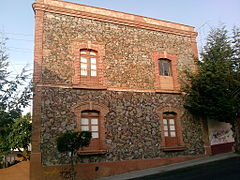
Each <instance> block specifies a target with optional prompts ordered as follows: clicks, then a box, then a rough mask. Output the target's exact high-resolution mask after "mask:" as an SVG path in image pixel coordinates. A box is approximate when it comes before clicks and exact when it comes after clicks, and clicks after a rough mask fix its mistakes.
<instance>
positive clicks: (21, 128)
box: [8, 113, 32, 159]
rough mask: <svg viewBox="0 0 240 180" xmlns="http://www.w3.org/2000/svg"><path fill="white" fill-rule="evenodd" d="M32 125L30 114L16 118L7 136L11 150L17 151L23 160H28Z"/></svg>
mask: <svg viewBox="0 0 240 180" xmlns="http://www.w3.org/2000/svg"><path fill="white" fill-rule="evenodd" d="M31 132H32V123H31V115H30V113H28V114H26V115H24V116H22V117H20V118H17V119H15V120H14V123H13V125H12V127H11V132H10V133H9V135H8V142H9V145H10V147H11V149H17V150H18V151H19V152H21V153H22V155H23V157H25V159H29V145H30V142H31Z"/></svg>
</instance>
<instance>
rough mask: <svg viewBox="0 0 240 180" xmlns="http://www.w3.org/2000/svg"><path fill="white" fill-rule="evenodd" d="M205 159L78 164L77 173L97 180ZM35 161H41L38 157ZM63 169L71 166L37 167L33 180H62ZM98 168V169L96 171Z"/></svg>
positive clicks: (172, 158)
mask: <svg viewBox="0 0 240 180" xmlns="http://www.w3.org/2000/svg"><path fill="white" fill-rule="evenodd" d="M201 157H205V156H204V155H196V156H178V157H163V158H154V159H140V160H127V161H116V162H102V163H82V164H76V165H75V168H76V171H77V177H76V179H96V178H100V177H106V176H112V175H117V174H122V173H127V172H131V171H136V170H142V169H146V168H153V167H159V166H164V165H168V164H172V163H177V162H182V161H187V160H191V159H196V158H201ZM34 159H36V160H37V159H38V160H39V159H40V157H38V156H37V155H36V156H35V157H34ZM63 168H69V165H58V166H45V167H43V166H35V167H34V169H33V170H34V172H35V173H36V174H34V176H33V177H32V178H31V180H43V179H44V180H53V179H54V180H60V179H61V177H60V171H61V170H62V169H63ZM96 168H97V169H98V170H97V171H96Z"/></svg>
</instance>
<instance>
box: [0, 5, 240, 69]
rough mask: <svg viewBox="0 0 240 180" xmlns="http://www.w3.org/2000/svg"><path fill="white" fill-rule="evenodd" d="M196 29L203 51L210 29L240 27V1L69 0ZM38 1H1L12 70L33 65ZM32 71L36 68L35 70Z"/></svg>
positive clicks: (0, 15) (1, 21) (1, 27)
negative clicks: (34, 4)
mask: <svg viewBox="0 0 240 180" xmlns="http://www.w3.org/2000/svg"><path fill="white" fill-rule="evenodd" d="M68 1H70V2H76V3H81V4H87V5H92V6H96V7H102V8H107V9H112V10H117V11H122V12H127V13H132V14H138V15H142V16H147V17H152V18H157V19H162V20H167V21H172V22H176V23H181V24H187V25H192V26H194V27H196V31H197V32H198V33H199V36H198V39H197V40H198V46H199V50H200V49H201V46H202V45H203V43H204V39H205V38H206V35H207V33H208V30H209V27H215V26H217V25H218V24H219V23H220V22H223V23H225V24H226V25H227V28H228V29H231V28H232V26H233V25H237V26H240V0H68ZM33 2H34V0H1V1H0V32H4V33H5V35H6V36H7V37H8V38H9V41H8V44H7V45H8V48H9V51H8V53H9V55H10V61H11V64H10V65H11V67H10V68H12V71H13V72H15V73H17V72H19V71H20V69H21V68H22V67H23V66H24V64H27V63H28V64H30V66H32V63H33V47H34V45H33V44H34V41H33V40H34V12H33V10H32V3H33ZM31 68H32V67H31Z"/></svg>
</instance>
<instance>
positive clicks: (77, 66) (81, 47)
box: [72, 41, 106, 89]
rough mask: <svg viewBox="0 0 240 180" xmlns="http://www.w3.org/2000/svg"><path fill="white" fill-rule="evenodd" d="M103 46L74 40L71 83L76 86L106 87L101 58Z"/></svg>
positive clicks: (103, 50)
mask: <svg viewBox="0 0 240 180" xmlns="http://www.w3.org/2000/svg"><path fill="white" fill-rule="evenodd" d="M104 47H105V46H104V45H103V44H100V43H95V42H91V41H74V42H73V43H72V49H73V70H74V71H73V72H74V73H73V76H72V84H73V86H74V87H76V88H91V89H106V85H105V84H106V83H105V78H104V71H105V67H104V65H103V58H104V56H105V48H104Z"/></svg>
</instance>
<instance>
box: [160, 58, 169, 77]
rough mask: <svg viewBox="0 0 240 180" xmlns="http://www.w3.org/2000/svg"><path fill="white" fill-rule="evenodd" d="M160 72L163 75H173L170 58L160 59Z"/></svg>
mask: <svg viewBox="0 0 240 180" xmlns="http://www.w3.org/2000/svg"><path fill="white" fill-rule="evenodd" d="M158 63H159V74H160V75H161V76H171V75H172V73H171V61H170V60H168V59H163V58H161V59H159V60H158Z"/></svg>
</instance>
